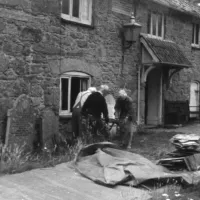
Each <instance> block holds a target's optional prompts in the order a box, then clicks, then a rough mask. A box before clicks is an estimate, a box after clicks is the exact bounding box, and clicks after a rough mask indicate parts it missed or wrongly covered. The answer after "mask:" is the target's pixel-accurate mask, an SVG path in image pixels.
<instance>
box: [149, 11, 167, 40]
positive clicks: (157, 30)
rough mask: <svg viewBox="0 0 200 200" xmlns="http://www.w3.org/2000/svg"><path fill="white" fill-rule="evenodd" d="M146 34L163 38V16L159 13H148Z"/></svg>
mask: <svg viewBox="0 0 200 200" xmlns="http://www.w3.org/2000/svg"><path fill="white" fill-rule="evenodd" d="M148 34H150V35H152V36H155V37H159V38H164V15H163V14H159V13H152V12H150V13H149V16H148Z"/></svg>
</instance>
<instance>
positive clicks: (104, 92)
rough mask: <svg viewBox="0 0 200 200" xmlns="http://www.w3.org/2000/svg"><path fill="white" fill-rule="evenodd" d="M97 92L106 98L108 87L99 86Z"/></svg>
mask: <svg viewBox="0 0 200 200" xmlns="http://www.w3.org/2000/svg"><path fill="white" fill-rule="evenodd" d="M99 91H100V92H101V93H102V95H103V96H106V95H107V94H108V93H109V87H108V85H101V86H100V89H99Z"/></svg>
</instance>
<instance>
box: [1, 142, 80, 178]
mask: <svg viewBox="0 0 200 200" xmlns="http://www.w3.org/2000/svg"><path fill="white" fill-rule="evenodd" d="M82 147H83V144H82V143H81V141H80V140H79V141H77V142H76V143H75V145H73V146H69V145H68V144H67V143H66V144H65V145H62V146H60V147H59V149H56V150H53V151H50V150H49V149H47V148H44V149H42V150H41V151H39V152H35V153H30V152H26V151H25V145H23V146H21V147H19V146H16V145H14V146H12V147H11V146H10V147H9V146H7V147H6V146H3V145H1V146H0V175H4V174H14V173H21V172H24V171H28V170H32V169H36V168H45V167H53V166H55V165H57V164H60V163H64V162H69V161H72V160H73V159H74V158H75V157H76V155H77V153H78V151H79V150H80V149H81V148H82Z"/></svg>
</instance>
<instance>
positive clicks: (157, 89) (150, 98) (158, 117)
mask: <svg viewBox="0 0 200 200" xmlns="http://www.w3.org/2000/svg"><path fill="white" fill-rule="evenodd" d="M145 118H146V120H145V121H146V124H147V125H159V124H161V123H162V71H161V70H160V69H157V68H156V69H153V70H152V71H150V72H149V74H148V76H147V81H146V90H145Z"/></svg>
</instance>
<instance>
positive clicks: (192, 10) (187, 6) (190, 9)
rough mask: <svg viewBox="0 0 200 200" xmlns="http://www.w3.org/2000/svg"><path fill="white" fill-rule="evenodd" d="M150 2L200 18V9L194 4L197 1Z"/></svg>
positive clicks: (156, 0)
mask: <svg viewBox="0 0 200 200" xmlns="http://www.w3.org/2000/svg"><path fill="white" fill-rule="evenodd" d="M150 1H153V2H156V3H158V4H161V5H164V6H167V7H170V8H172V9H175V10H178V11H180V12H184V13H188V14H191V15H194V16H197V17H200V7H198V6H197V5H195V4H194V1H195V0H150Z"/></svg>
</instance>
